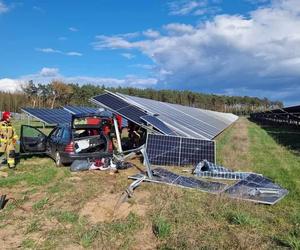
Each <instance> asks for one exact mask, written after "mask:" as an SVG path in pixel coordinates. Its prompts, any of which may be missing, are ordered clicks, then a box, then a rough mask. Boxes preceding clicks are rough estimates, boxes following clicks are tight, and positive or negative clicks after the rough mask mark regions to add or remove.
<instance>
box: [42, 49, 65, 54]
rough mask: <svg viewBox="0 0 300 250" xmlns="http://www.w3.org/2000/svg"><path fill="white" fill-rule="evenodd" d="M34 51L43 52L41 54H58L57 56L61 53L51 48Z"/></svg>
mask: <svg viewBox="0 0 300 250" xmlns="http://www.w3.org/2000/svg"><path fill="white" fill-rule="evenodd" d="M36 51H39V52H43V53H59V54H61V53H62V52H61V51H60V50H57V49H53V48H36Z"/></svg>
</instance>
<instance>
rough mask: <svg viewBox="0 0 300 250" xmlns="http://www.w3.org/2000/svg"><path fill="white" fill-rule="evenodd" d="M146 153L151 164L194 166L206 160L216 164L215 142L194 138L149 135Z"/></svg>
mask: <svg viewBox="0 0 300 250" xmlns="http://www.w3.org/2000/svg"><path fill="white" fill-rule="evenodd" d="M146 152H147V155H148V158H149V162H150V164H153V165H158V166H184V165H194V164H196V163H198V162H200V161H202V160H204V159H206V160H208V161H211V162H215V142H214V141H208V140H200V139H194V138H184V137H177V136H165V135H154V134H149V135H148V137H147V141H146Z"/></svg>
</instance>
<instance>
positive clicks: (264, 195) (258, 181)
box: [225, 174, 288, 205]
mask: <svg viewBox="0 0 300 250" xmlns="http://www.w3.org/2000/svg"><path fill="white" fill-rule="evenodd" d="M287 193H288V191H287V190H286V189H283V188H281V187H280V186H279V185H277V184H275V183H273V182H272V181H271V180H270V179H268V178H266V177H263V176H260V175H257V174H250V175H249V176H248V177H246V178H245V179H244V180H240V181H239V182H237V183H235V184H234V185H232V186H231V187H229V188H227V189H226V190H225V194H227V195H229V196H230V197H231V198H237V199H242V200H248V201H253V202H256V203H263V204H269V205H273V204H275V203H276V202H278V201H279V200H281V199H282V198H283V197H284V196H285V195H287Z"/></svg>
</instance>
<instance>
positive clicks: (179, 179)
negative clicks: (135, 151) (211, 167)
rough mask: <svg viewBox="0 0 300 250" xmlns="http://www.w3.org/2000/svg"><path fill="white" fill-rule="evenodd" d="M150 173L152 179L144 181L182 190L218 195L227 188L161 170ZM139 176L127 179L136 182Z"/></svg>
mask: <svg viewBox="0 0 300 250" xmlns="http://www.w3.org/2000/svg"><path fill="white" fill-rule="evenodd" d="M152 172H153V178H152V179H150V178H147V179H146V181H149V182H155V183H162V184H169V185H173V186H180V187H184V188H195V189H199V190H201V191H203V192H210V193H220V192H222V191H223V190H224V189H225V188H226V187H227V185H226V184H224V183H219V182H213V181H206V180H199V179H196V178H194V177H187V176H182V175H178V174H176V173H173V172H170V171H168V170H166V169H163V168H155V169H153V170H152ZM141 176H142V175H141V174H137V175H133V176H130V177H129V178H130V179H135V180H137V179H139V178H141Z"/></svg>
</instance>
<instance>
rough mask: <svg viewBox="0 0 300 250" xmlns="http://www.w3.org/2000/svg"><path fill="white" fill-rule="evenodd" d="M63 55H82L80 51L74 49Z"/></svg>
mask: <svg viewBox="0 0 300 250" xmlns="http://www.w3.org/2000/svg"><path fill="white" fill-rule="evenodd" d="M65 55H67V56H82V53H79V52H76V51H71V52H67V53H65Z"/></svg>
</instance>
